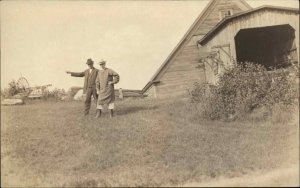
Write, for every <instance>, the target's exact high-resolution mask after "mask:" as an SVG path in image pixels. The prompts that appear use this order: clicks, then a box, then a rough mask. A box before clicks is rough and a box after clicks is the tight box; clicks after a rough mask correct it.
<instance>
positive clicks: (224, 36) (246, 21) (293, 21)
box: [206, 10, 299, 61]
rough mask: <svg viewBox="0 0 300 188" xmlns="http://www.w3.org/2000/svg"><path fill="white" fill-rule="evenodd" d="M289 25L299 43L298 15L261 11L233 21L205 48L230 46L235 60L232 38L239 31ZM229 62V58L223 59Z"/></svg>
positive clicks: (276, 11)
mask: <svg viewBox="0 0 300 188" xmlns="http://www.w3.org/2000/svg"><path fill="white" fill-rule="evenodd" d="M283 24H289V25H291V26H292V27H293V28H294V29H295V30H296V31H295V36H296V38H295V40H296V41H299V14H295V13H291V12H288V11H278V10H261V11H258V12H255V13H252V14H249V15H245V16H243V17H241V18H239V19H235V20H233V21H232V22H230V23H229V24H227V26H225V27H224V28H223V29H222V30H221V31H219V33H218V34H216V35H215V36H214V37H213V38H212V39H211V40H210V41H209V42H208V43H207V44H206V46H207V48H208V49H211V48H212V47H213V46H216V45H223V44H230V53H231V56H232V57H233V58H234V59H236V49H235V41H234V37H235V35H236V34H237V33H238V31H239V30H240V29H246V28H255V27H266V26H274V25H283ZM296 45H297V53H298V54H299V43H298V42H297V44H296ZM225 61H229V57H227V59H225Z"/></svg>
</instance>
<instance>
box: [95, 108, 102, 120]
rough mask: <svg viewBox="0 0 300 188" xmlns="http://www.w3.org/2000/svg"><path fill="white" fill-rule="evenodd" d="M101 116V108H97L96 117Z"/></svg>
mask: <svg viewBox="0 0 300 188" xmlns="http://www.w3.org/2000/svg"><path fill="white" fill-rule="evenodd" d="M99 117H101V110H100V109H97V114H96V117H95V118H99Z"/></svg>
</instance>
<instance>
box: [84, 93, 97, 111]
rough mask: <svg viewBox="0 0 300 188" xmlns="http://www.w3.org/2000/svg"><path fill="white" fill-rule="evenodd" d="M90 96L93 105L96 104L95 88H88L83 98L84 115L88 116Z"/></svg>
mask: <svg viewBox="0 0 300 188" xmlns="http://www.w3.org/2000/svg"><path fill="white" fill-rule="evenodd" d="M92 95H93V97H94V101H95V103H96V104H97V100H98V95H97V90H96V88H88V89H87V91H86V97H85V101H84V105H85V108H84V114H88V113H89V111H90V108H91V101H92Z"/></svg>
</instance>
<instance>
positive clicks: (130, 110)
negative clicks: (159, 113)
mask: <svg viewBox="0 0 300 188" xmlns="http://www.w3.org/2000/svg"><path fill="white" fill-rule="evenodd" d="M155 109H158V107H157V106H151V107H142V106H133V107H125V108H121V109H119V110H117V112H116V113H117V115H118V116H122V115H128V114H133V113H138V112H140V111H145V110H155Z"/></svg>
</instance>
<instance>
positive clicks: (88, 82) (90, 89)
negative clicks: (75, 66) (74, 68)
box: [66, 59, 99, 115]
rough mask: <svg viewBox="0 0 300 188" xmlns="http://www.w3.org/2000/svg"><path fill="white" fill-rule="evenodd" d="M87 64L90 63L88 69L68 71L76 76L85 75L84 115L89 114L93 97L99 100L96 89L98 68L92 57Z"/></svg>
mask: <svg viewBox="0 0 300 188" xmlns="http://www.w3.org/2000/svg"><path fill="white" fill-rule="evenodd" d="M86 64H87V65H88V67H89V68H88V69H86V70H85V71H83V72H70V71H66V73H67V74H71V76H74V77H84V85H83V94H85V96H86V97H85V101H84V104H85V109H84V115H87V114H89V111H90V108H91V99H92V96H93V97H94V100H95V101H97V98H98V95H97V91H96V82H95V81H96V78H97V75H98V71H99V70H98V69H95V67H94V61H93V60H92V59H88V60H87V62H86Z"/></svg>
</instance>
